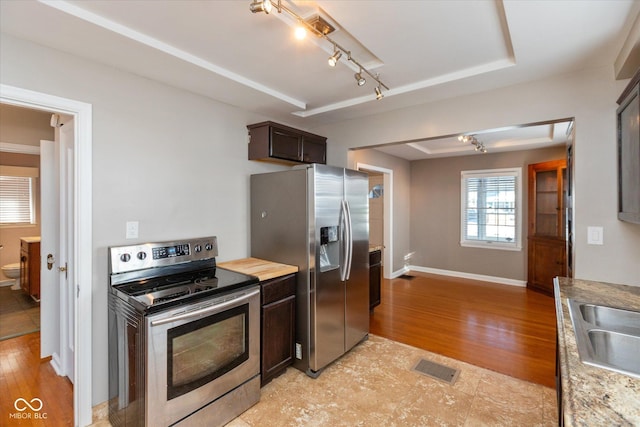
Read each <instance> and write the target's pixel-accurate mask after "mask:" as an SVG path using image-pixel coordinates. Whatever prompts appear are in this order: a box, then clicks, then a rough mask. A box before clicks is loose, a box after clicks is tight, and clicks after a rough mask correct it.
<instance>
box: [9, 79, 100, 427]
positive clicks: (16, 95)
mask: <svg viewBox="0 0 640 427" xmlns="http://www.w3.org/2000/svg"><path fill="white" fill-rule="evenodd" d="M0 103H4V104H9V105H15V106H19V107H26V108H31V109H35V110H44V111H48V112H55V113H62V114H69V115H72V116H74V118H75V120H74V122H75V138H74V152H75V154H76V156H75V158H74V164H73V175H74V194H73V199H74V204H75V212H74V217H75V222H74V253H73V255H72V257H73V258H74V260H75V262H72V263H70V264H71V265H72V266H73V268H74V277H75V278H76V286H75V287H76V292H77V294H76V298H75V301H74V304H75V309H76V310H75V312H76V318H75V320H74V335H75V336H74V348H75V349H76V352H75V356H74V363H73V366H74V378H75V380H76V382H75V384H74V390H73V415H74V417H73V418H74V425H76V426H78V425H89V424H91V423H92V406H91V397H92V381H91V377H92V372H91V370H92V343H91V328H92V306H91V304H92V302H91V288H92V275H93V242H92V229H91V226H92V210H91V200H92V189H91V186H92V143H93V141H92V105H91V104H87V103H85V102H81V101H76V100H73V99H68V98H62V97H58V96H55V95H49V94H46V93H42V92H36V91H32V90H28V89H23V88H19V87H15V86H10V85H5V84H0ZM77 319H83V320H82V322H78V320H77Z"/></svg>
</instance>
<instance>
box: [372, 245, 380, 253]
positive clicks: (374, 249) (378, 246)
mask: <svg viewBox="0 0 640 427" xmlns="http://www.w3.org/2000/svg"><path fill="white" fill-rule="evenodd" d="M381 250H382V245H369V252H375V251H381Z"/></svg>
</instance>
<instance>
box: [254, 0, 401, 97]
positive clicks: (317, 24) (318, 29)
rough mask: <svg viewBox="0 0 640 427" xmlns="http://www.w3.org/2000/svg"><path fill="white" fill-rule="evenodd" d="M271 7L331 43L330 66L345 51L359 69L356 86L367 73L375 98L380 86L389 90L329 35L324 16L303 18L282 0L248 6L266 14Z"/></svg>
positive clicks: (264, 0)
mask: <svg viewBox="0 0 640 427" xmlns="http://www.w3.org/2000/svg"><path fill="white" fill-rule="evenodd" d="M273 7H275V8H276V10H277V11H278V13H282V12H285V13H287V14H288V15H290V16H291V17H292V18H293V19H295V20H296V21H298V23H300V26H301V27H304V28H305V29H306V30H307V31H308V32H310V33H312V34H314V35H316V36H318V37H319V38H321V39H324V40H326V41H328V42H329V43H331V44H332V45H333V55H331V56H330V57H329V60H328V62H329V65H330V66H331V67H335V66H336V65H337V64H338V60H339V59H340V57H341V56H342V54H343V53H345V54H346V56H347V63H349V62H350V63H352V64H353V65H355V66H356V67H358V68H359V69H360V71H359V72H357V73H356V74H355V75H354V77H355V79H356V81H357V82H358V86H362V85H364V84H365V83H366V80H365V79H364V77H363V76H364V74H368V75H369V77H371V78H372V79H373V80H375V81H376V83H377V86H376V88H375V92H376V99H378V100H379V99H382V98H383V97H384V95H383V94H382V88H385V89H387V90H389V87H388V86H387V85H385V84H384V83H383V82H382V81H381V80H380V76H379V75H378V74H376V75H373V73H372V72H371V71H369V70H368V69H367V68H365V67H364V66H363V65H362V64H361V63H360V62H359V61H358V60H357V59H356V58H354V57H353V56H351V51H349V50H348V49H346V48H344V47H343V46H340V45H339V44H338V43H336V42H335V41H334V40H333V39H332V38H331V37H329V34H331V33H332V32H333V31H334V30H335V29H334V27H333V26H332V25H331V24H330V23H329V22H327V21H326V20H325V19H324V18H322V17H321V16H319V15H317V16H314V17H311V18H308V19H306V20H305V19H303V18H302V17H301V16H300V15H298V14H297V13H295V12H294V11H293V10H291V9H289V8H288V7H287V6H285V5H284V4H283V2H282V0H273V1H272V0H252V2H251V5H250V6H249V8H250V9H251V12H253V13H257V12H265V13H266V14H268V13H269V12H271V9H272V8H273ZM297 32H298V30H296V33H297ZM298 37H299V36H298Z"/></svg>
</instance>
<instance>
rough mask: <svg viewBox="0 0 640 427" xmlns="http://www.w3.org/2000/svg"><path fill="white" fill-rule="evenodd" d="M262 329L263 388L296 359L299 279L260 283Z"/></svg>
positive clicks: (276, 279) (278, 279) (292, 278)
mask: <svg viewBox="0 0 640 427" xmlns="http://www.w3.org/2000/svg"><path fill="white" fill-rule="evenodd" d="M260 286H261V292H262V308H261V317H262V330H261V336H260V341H261V342H260V344H261V346H260V356H261V357H260V372H261V374H262V378H261V382H260V383H261V385H265V384H267V383H268V382H269V381H271V380H272V379H273V378H275V377H277V376H278V375H280V374H282V373H283V372H284V371H285V370H286V368H287V366H289V365H291V364H292V363H293V358H294V357H295V351H294V345H295V314H296V312H295V310H296V276H295V274H290V275H288V276H282V277H277V278H275V279H270V280H265V281H263V282H260Z"/></svg>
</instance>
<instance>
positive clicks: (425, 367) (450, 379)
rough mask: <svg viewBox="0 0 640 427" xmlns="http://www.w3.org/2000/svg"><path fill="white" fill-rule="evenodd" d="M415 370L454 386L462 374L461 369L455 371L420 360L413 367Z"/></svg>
mask: <svg viewBox="0 0 640 427" xmlns="http://www.w3.org/2000/svg"><path fill="white" fill-rule="evenodd" d="M413 370H414V371H415V372H418V373H420V374H422V375H426V376H428V377H431V378H435V379H437V380H440V381H444V382H446V383H447V384H449V385H453V384H454V383H455V382H456V380H457V379H458V374H459V373H460V370H459V369H453V368H450V367H448V366H444V365H441V364H439V363H436V362H431V361H430V360H426V359H420V360H419V361H418V363H416V365H415V366H414V367H413Z"/></svg>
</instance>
